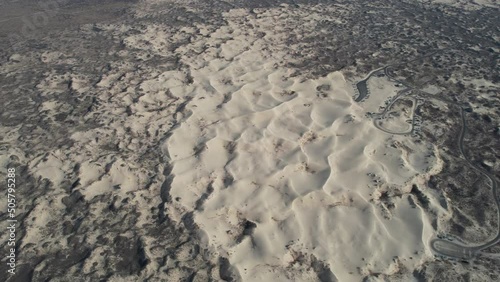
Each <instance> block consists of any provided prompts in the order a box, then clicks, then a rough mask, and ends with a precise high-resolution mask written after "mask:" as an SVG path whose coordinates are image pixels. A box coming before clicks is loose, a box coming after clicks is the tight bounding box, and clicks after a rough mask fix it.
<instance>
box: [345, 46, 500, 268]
mask: <svg viewBox="0 0 500 282" xmlns="http://www.w3.org/2000/svg"><path fill="white" fill-rule="evenodd" d="M440 51H442V50H440ZM436 52H439V51H436ZM434 53H435V52H433V53H431V54H429V55H427V56H430V55H432V54H434ZM419 59H420V58H419ZM415 60H417V59H415ZM393 66H395V65H388V66H385V67H383V68H379V69H376V70H373V71H372V72H370V73H369V74H368V75H367V76H366V77H365V78H364V79H363V80H360V81H359V82H357V83H356V87H357V89H358V91H359V96H358V97H357V98H356V99H355V101H356V102H360V101H362V100H363V99H365V98H366V97H367V96H368V91H369V90H368V86H367V81H368V80H369V79H370V77H371V76H372V75H373V74H375V73H377V72H378V71H380V70H382V69H383V70H384V74H385V75H386V76H387V78H388V79H389V81H393V82H397V83H399V84H401V85H403V86H404V87H405V89H403V90H400V91H398V93H397V95H396V96H394V97H393V98H392V99H391V101H390V103H389V104H388V105H387V107H385V109H384V110H383V111H382V112H380V113H378V114H376V116H375V118H374V120H373V123H374V126H375V127H376V128H378V129H379V130H382V131H384V132H386V133H389V134H395V135H408V134H412V133H413V132H414V128H415V126H414V124H415V116H416V115H415V109H416V108H417V106H418V104H417V103H418V101H417V99H416V98H414V100H413V106H412V110H411V113H412V122H411V125H410V130H408V131H405V132H395V131H391V130H388V129H386V128H383V127H382V126H381V125H380V124H379V123H378V121H380V119H382V118H384V117H385V115H386V113H387V111H388V110H389V109H390V108H391V107H392V106H393V105H394V103H395V102H396V101H397V100H398V99H399V98H401V97H402V96H403V95H406V94H408V96H409V95H411V94H415V93H416V94H418V95H419V96H424V97H426V98H429V99H435V100H440V101H443V102H445V103H448V104H452V105H455V106H458V107H459V108H460V116H461V129H460V134H459V138H458V148H459V151H460V155H461V156H462V158H463V159H464V160H465V161H466V162H467V164H468V165H469V166H471V167H472V168H473V169H474V170H476V171H478V172H479V173H481V174H482V175H484V176H485V177H486V178H488V179H489V181H490V182H491V188H492V192H493V197H494V200H495V203H496V205H497V220H498V224H497V226H498V228H497V233H496V236H495V237H494V238H492V239H490V240H489V241H487V242H485V243H483V244H481V245H477V246H465V245H462V244H459V243H456V242H453V241H450V240H445V239H442V238H434V239H432V240H431V241H430V243H429V245H430V248H431V250H432V251H433V252H434V253H436V254H437V255H441V256H446V257H450V258H456V259H462V260H468V259H472V258H474V257H475V256H477V255H478V254H479V253H480V251H482V250H484V249H486V248H489V247H491V246H493V245H495V244H497V243H499V242H500V198H499V194H498V183H497V181H496V179H495V177H494V176H493V175H491V174H490V173H489V172H487V171H486V170H484V169H482V168H481V167H479V166H477V165H475V164H473V163H472V162H471V160H470V159H469V158H467V156H466V155H465V151H464V145H463V143H464V136H465V132H466V130H467V123H466V120H465V111H464V109H463V107H462V105H460V104H459V103H456V102H453V101H449V100H446V99H442V98H439V97H437V96H435V95H431V94H429V93H426V92H424V91H422V90H420V89H417V88H416V87H412V86H411V85H408V84H407V83H405V82H403V81H399V80H397V79H396V78H395V77H393V76H391V75H390V72H389V71H388V69H389V68H390V67H393Z"/></svg>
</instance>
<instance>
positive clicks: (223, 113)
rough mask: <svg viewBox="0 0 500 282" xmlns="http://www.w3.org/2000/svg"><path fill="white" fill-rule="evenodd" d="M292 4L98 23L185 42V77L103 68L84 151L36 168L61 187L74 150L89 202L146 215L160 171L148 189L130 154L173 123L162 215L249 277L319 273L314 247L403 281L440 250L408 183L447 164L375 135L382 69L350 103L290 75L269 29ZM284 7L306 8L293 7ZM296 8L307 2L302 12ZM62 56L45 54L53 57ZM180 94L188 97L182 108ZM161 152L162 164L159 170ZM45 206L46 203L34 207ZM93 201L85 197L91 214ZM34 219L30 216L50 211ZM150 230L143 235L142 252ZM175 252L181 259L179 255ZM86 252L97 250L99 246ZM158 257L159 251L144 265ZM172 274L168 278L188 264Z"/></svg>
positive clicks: (387, 88)
mask: <svg viewBox="0 0 500 282" xmlns="http://www.w3.org/2000/svg"><path fill="white" fill-rule="evenodd" d="M285 10H286V9H280V8H276V9H267V10H258V9H256V12H258V13H259V15H258V16H253V15H250V14H249V13H248V11H245V10H235V11H232V12H231V13H227V14H226V15H225V17H226V20H227V22H228V24H227V25H226V26H221V27H217V28H214V27H213V26H210V25H206V26H205V25H199V26H198V28H197V29H196V30H195V29H183V30H179V31H175V32H172V31H169V29H168V28H166V27H165V26H162V25H155V24H152V25H149V26H144V27H141V28H142V29H141V30H142V32H141V33H140V34H132V35H130V34H128V33H127V31H128V30H129V29H130V28H131V27H128V26H124V25H107V26H100V28H102V29H105V30H106V31H107V32H111V33H113V34H116V37H117V38H121V37H124V40H123V42H124V43H125V45H126V46H129V47H130V49H131V50H132V51H130V52H132V53H131V54H134V55H135V56H136V58H137V59H138V60H141V59H144V58H146V57H147V56H148V55H151V54H153V55H158V56H171V55H172V54H173V53H174V54H175V55H178V56H179V57H180V58H181V62H182V63H183V64H184V65H186V66H187V67H188V69H189V75H190V76H191V77H192V80H193V81H192V83H188V82H187V81H188V73H187V72H185V71H158V70H151V72H150V73H149V74H148V75H144V73H140V74H138V71H137V70H135V69H134V68H133V67H132V66H131V65H130V64H128V63H123V64H122V65H113V66H111V68H112V70H111V71H110V72H109V75H105V76H103V77H102V79H101V80H100V81H99V82H98V83H97V85H96V86H95V87H96V88H97V89H98V90H99V91H100V95H99V97H98V99H99V102H100V106H99V108H98V110H97V111H98V112H99V114H100V117H101V119H102V122H103V126H102V127H101V128H96V129H89V130H86V131H81V132H78V133H75V134H73V135H72V136H71V137H72V139H73V140H74V141H75V145H74V147H75V150H76V151H77V152H76V153H75V154H74V155H73V156H66V161H61V160H60V159H62V158H63V157H59V159H58V156H57V155H53V156H52V155H50V156H49V157H48V158H47V159H46V160H43V161H39V162H36V163H33V165H32V167H33V169H34V170H35V171H37V172H38V173H39V175H40V176H43V177H45V178H49V179H50V180H51V181H52V182H53V183H54V186H55V188H54V189H55V191H59V192H58V193H62V192H61V187H58V184H59V183H61V181H62V180H63V178H64V172H65V170H66V169H70V167H69V166H67V164H66V163H67V162H68V160H69V159H71V160H72V162H76V163H79V164H81V166H80V169H79V178H80V184H81V186H79V187H78V188H76V189H77V190H78V191H80V192H81V193H82V194H83V195H84V197H85V199H86V200H91V199H92V198H93V197H96V196H99V195H102V194H109V193H113V194H114V195H120V196H122V197H125V196H126V195H132V194H134V195H136V196H137V197H135V198H134V197H133V199H132V200H131V203H130V205H137V206H138V207H141V208H142V210H143V211H144V214H141V218H140V223H139V225H141V224H146V223H148V222H151V221H152V219H151V215H152V213H153V212H149V210H150V208H151V207H155V206H157V205H158V204H159V202H160V199H159V198H160V197H159V187H160V186H161V182H160V181H157V180H158V178H154V179H155V182H154V183H153V184H152V185H151V186H150V189H149V190H146V189H145V190H141V189H143V188H144V187H145V186H146V183H148V181H149V180H150V179H151V177H150V174H149V173H150V172H151V171H148V170H146V169H144V168H143V166H144V167H145V166H146V165H145V164H144V162H147V161H148V160H147V159H146V160H145V159H138V158H136V156H137V155H140V154H139V153H138V152H141V153H143V152H142V151H141V150H143V149H144V148H145V146H144V144H154V142H159V141H158V140H161V138H162V136H164V135H165V134H166V131H167V130H168V129H170V128H171V127H172V125H173V124H179V127H177V128H174V129H173V130H172V135H171V136H170V138H168V139H167V140H166V141H165V142H163V143H162V144H160V145H161V148H160V149H161V150H158V151H161V153H162V154H163V157H164V158H165V160H166V162H169V163H170V164H171V165H172V166H173V169H172V174H173V176H174V178H173V182H172V188H171V190H170V194H171V198H172V199H175V200H174V202H173V203H171V204H168V206H167V207H166V210H167V213H168V215H169V217H170V218H171V219H173V220H176V221H178V222H180V220H181V218H182V216H183V215H185V214H187V213H189V212H193V214H194V220H195V222H196V224H197V225H198V226H199V227H200V229H201V233H202V236H203V240H204V243H205V245H206V247H207V248H209V249H211V250H213V251H215V252H216V253H217V254H219V255H221V256H224V257H227V258H228V259H229V262H230V263H231V264H232V265H233V266H234V267H236V268H237V269H238V271H239V273H240V275H241V276H242V278H243V280H244V281H291V280H294V281H315V279H317V277H316V274H315V273H314V271H313V269H312V268H311V264H312V257H311V255H313V256H314V257H315V258H316V259H317V260H319V261H323V262H325V263H326V264H327V266H328V267H329V268H330V269H331V271H332V272H333V273H334V275H335V276H336V277H337V279H338V280H339V281H359V280H361V279H362V277H364V276H365V275H368V274H370V273H383V274H385V275H389V276H391V278H392V279H395V280H398V279H399V280H402V281H408V279H410V277H411V276H412V274H411V273H412V270H414V269H417V268H418V267H419V266H420V265H421V264H422V263H423V262H424V261H426V260H432V259H433V257H432V255H431V254H430V252H429V250H428V241H429V239H430V238H431V237H432V236H433V235H434V234H433V229H432V227H431V225H430V222H431V219H430V218H429V214H428V213H426V212H424V211H423V210H422V209H421V207H420V206H419V205H417V206H416V207H412V206H411V205H410V203H409V201H408V197H409V195H408V194H409V192H410V191H411V187H412V184H414V183H417V184H423V183H425V181H426V179H428V178H429V176H430V175H432V174H437V173H439V172H440V170H441V167H442V162H441V160H440V158H439V155H438V151H437V150H436V149H435V148H434V147H432V146H430V145H429V144H425V143H416V142H414V141H413V139H411V138H408V137H405V136H395V135H390V134H387V133H384V132H382V131H380V130H378V129H377V128H375V127H374V125H373V122H372V119H371V118H368V117H366V116H365V115H366V113H367V112H375V111H378V110H379V109H380V107H381V106H384V101H386V99H387V98H389V97H391V96H393V95H395V94H396V92H397V90H398V89H397V88H396V87H395V86H394V85H393V84H391V83H389V82H388V81H387V80H386V79H385V78H376V79H373V80H370V81H369V87H370V89H375V90H373V91H372V93H371V96H370V98H369V99H368V100H366V102H363V103H361V104H357V103H355V102H354V101H353V100H352V97H353V95H354V92H353V89H352V87H351V82H347V81H346V80H345V79H344V77H343V75H342V74H341V73H339V72H334V73H330V74H328V75H327V76H325V77H322V78H318V79H313V80H311V79H306V78H304V77H303V76H301V75H300V74H299V75H298V76H293V77H292V74H294V72H295V71H294V70H291V69H287V68H284V67H281V65H282V61H283V60H288V59H289V58H286V57H284V56H285V55H284V53H282V52H280V50H279V48H272V46H270V44H269V43H270V42H272V43H283V42H282V41H280V40H282V38H285V36H284V34H286V32H287V31H286V29H285V27H284V26H283V25H278V26H276V25H275V21H274V20H273V18H276V17H280V16H282V15H283V13H284V11H285ZM293 13H296V14H295V15H294V16H297V17H299V18H300V17H301V16H302V15H301V12H300V10H299V9H297V10H293ZM302 13H304V14H307V15H312V16H311V17H314V16H315V14H314V13H313V12H312V11H311V10H307V11H306V12H302ZM246 24H251V25H252V26H253V27H254V28H253V29H246V28H245V25H246ZM259 31H265V32H266V33H265V35H264V36H262V35H259V34H258V32H259ZM184 37H186V38H187V37H190V38H192V40H191V41H190V43H189V44H185V45H182V46H180V47H178V48H177V49H175V51H168V50H169V49H168V48H169V47H170V44H171V41H175V40H179V39H182V38H184ZM174 39H175V40H174ZM219 45H220V47H217V46H219ZM276 46H279V44H276ZM203 47H206V49H205V50H204V51H203V52H201V50H202V48H203ZM126 52H128V51H123V52H122V53H121V54H122V55H124V54H126ZM127 54H128V53H127ZM118 55H120V54H118ZM60 57H63V56H62V55H60V54H46V60H53V59H54V60H55V59H57V58H60ZM147 71H149V70H147ZM46 77H47V78H46V79H45V80H44V81H43V82H42V83H40V84H39V85H38V88H39V89H40V91H41V92H42V93H43V95H47V96H50V95H51V94H52V93H55V92H60V91H65V89H64V88H65V87H66V88H67V85H68V82H69V81H72V82H73V83H72V87H73V89H74V90H75V91H76V92H78V93H83V92H85V91H87V89H86V88H85V87H86V86H85V85H86V78H85V77H84V76H81V75H80V76H77V75H73V74H66V75H55V74H46ZM139 94H140V95H139ZM182 103H185V109H184V110H182V111H177V110H176V109H177V108H178V107H179V106H180V105H181V104H182ZM63 106H64V105H59V104H57V103H47V104H45V105H44V109H45V110H47V111H54V112H56V111H57V110H58V109H59V107H63ZM127 107H129V108H130V112H131V114H130V115H127V114H125V109H126V108H127ZM90 118H91V117H89V119H90ZM398 126H401V125H400V124H398ZM403 129H404V128H403ZM104 145H106V146H107V145H110V146H112V147H113V148H115V149H116V150H117V151H118V152H120V153H117V152H116V151H113V150H111V149H110V152H109V154H108V155H106V154H103V155H99V156H95V155H92V154H93V153H92V152H96V151H98V152H102V151H103V150H96V148H102V146H104ZM158 153H160V152H158ZM0 160H1V161H2V162H4V160H3V159H0ZM106 165H108V170H109V171H108V172H107V173H106V172H105V166H106ZM166 165H167V163H165V164H155V166H156V169H157V171H159V172H161V171H162V170H163V167H164V166H166ZM155 177H156V176H155ZM117 187H119V188H117ZM210 187H211V188H212V189H213V191H211V192H210V191H209V190H210ZM424 187H425V186H424ZM58 189H59V190H58ZM423 193H425V194H426V195H427V196H429V198H430V206H431V209H434V210H435V211H436V213H438V212H439V213H446V211H442V210H439V204H438V203H437V200H436V199H435V197H433V195H432V193H431V192H430V191H427V190H424V191H423ZM59 195H60V194H57V193H56V192H54V197H56V198H57V197H59ZM205 198H206V199H205ZM204 199H205V200H204ZM49 208H50V207H49V204H48V202H47V201H45V202H44V204H43V205H39V207H37V209H49ZM118 208H119V207H118ZM102 209H104V208H102ZM99 210H100V207H94V210H93V212H94V211H95V214H93V216H94V217H95V218H98V217H99ZM38 220H39V222H37V223H38V225H42V224H44V222H45V219H44V218H39V219H38ZM248 221H251V222H253V223H254V224H255V225H256V227H255V228H254V229H253V230H252V231H245V228H244V226H245V225H246V224H247V222H248ZM247 225H248V224H247ZM138 227H140V226H138ZM27 228H30V227H27ZM33 228H35V227H33ZM30 234H34V235H32V236H35V235H37V236H38V235H40V234H41V233H40V234H39V233H38V232H35V231H33V232H31V233H30ZM152 239H153V238H144V240H145V242H146V243H145V244H146V250H147V252H150V251H151V250H148V248H147V241H148V240H152ZM26 242H31V241H30V239H29V238H28V239H27V241H26ZM182 252H183V251H182V250H179V254H178V256H179V257H182V256H184V255H187V254H184V253H182ZM97 253H98V251H96V252H94V254H97ZM90 261H91V262H97V263H101V260H100V259H99V257H98V256H96V255H93V257H92V259H91V260H90ZM160 267H162V266H160V265H158V263H157V262H154V261H153V262H152V263H151V264H150V265H148V268H147V269H146V270H145V271H144V275H145V276H146V275H153V274H154V273H155V271H156V270H157V269H158V268H160ZM84 268H86V269H90V265H86V266H84ZM404 269H409V270H410V271H406V272H405V271H403V270H404ZM179 271H181V270H179ZM169 275H170V278H171V279H172V281H175V277H177V276H176V275H178V276H179V277H181V276H182V275H181V274H175V273H171V274H169ZM213 275H215V274H213ZM398 275H399V276H398ZM405 275H407V276H405ZM113 279H114V278H113Z"/></svg>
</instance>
